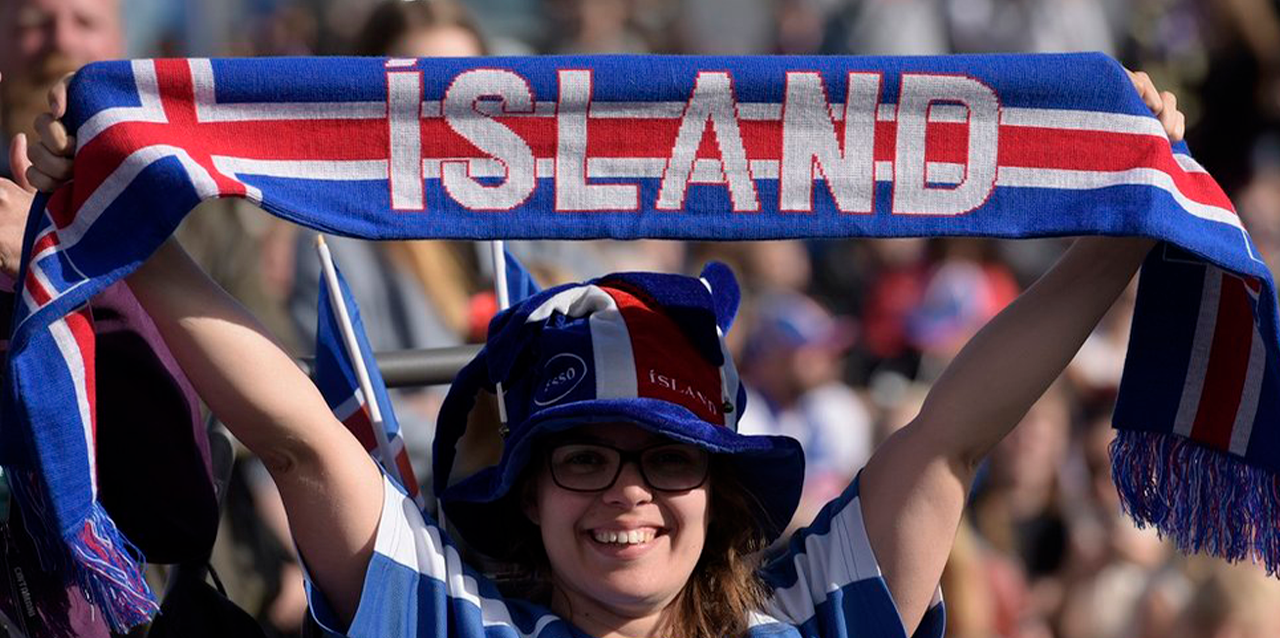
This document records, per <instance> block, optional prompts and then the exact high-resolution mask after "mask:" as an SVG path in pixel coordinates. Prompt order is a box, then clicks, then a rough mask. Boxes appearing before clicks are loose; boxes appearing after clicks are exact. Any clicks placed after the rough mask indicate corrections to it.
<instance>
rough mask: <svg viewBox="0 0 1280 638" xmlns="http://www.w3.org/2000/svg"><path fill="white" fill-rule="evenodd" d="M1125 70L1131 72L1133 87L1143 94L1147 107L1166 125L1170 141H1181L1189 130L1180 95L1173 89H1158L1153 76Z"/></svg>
mask: <svg viewBox="0 0 1280 638" xmlns="http://www.w3.org/2000/svg"><path fill="white" fill-rule="evenodd" d="M1125 72H1126V73H1128V74H1129V80H1130V81H1132V82H1133V88H1135V89H1137V90H1138V95H1140V96H1142V101H1143V102H1145V103H1146V105H1147V108H1149V109H1151V113H1152V114H1154V115H1155V116H1156V117H1157V118H1158V119H1159V120H1160V124H1161V125H1163V126H1164V132H1165V134H1166V135H1168V136H1169V141H1170V142H1181V141H1182V137H1183V135H1185V134H1186V132H1187V116H1186V115H1183V113H1182V111H1179V110H1178V96H1176V95H1174V94H1173V92H1172V91H1163V92H1162V91H1160V90H1158V89H1156V85H1155V83H1154V82H1152V81H1151V76H1149V75H1147V74H1146V73H1143V72H1142V71H1130V70H1128V69H1125Z"/></svg>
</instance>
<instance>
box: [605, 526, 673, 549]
mask: <svg viewBox="0 0 1280 638" xmlns="http://www.w3.org/2000/svg"><path fill="white" fill-rule="evenodd" d="M657 535H658V532H657V530H654V529H633V530H629V531H606V530H597V531H594V532H591V538H592V540H594V541H595V542H597V543H601V544H603V545H617V546H625V545H644V544H647V543H649V542H651V541H652V540H653V539H654V538H655V537H656V536H657Z"/></svg>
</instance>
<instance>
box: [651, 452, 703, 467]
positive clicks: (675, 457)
mask: <svg viewBox="0 0 1280 638" xmlns="http://www.w3.org/2000/svg"><path fill="white" fill-rule="evenodd" d="M649 462H650V463H653V464H655V465H657V466H658V467H667V468H670V467H681V466H684V465H692V464H693V463H694V458H693V455H692V454H689V453H688V452H684V451H682V450H661V451H658V452H655V453H653V455H652V456H650V457H649Z"/></svg>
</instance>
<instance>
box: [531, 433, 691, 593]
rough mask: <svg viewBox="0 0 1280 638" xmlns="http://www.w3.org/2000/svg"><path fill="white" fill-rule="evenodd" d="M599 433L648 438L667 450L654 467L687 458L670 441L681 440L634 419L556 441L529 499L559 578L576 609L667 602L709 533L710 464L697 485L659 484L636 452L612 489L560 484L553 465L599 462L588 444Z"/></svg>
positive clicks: (631, 442) (602, 439)
mask: <svg viewBox="0 0 1280 638" xmlns="http://www.w3.org/2000/svg"><path fill="white" fill-rule="evenodd" d="M593 443H599V444H604V445H609V446H613V447H615V448H618V449H622V450H640V449H645V448H650V449H651V450H652V451H653V453H654V454H658V455H659V456H658V457H657V459H656V460H654V463H656V465H655V466H654V467H655V468H661V467H664V464H665V465H666V466H672V464H673V463H675V462H678V461H672V460H671V459H672V458H674V459H683V458H684V457H683V456H677V455H679V454H682V452H680V451H672V450H668V449H667V448H666V447H662V446H665V445H666V444H671V443H673V442H672V441H671V440H670V439H666V438H664V437H661V436H658V435H655V434H652V433H650V432H647V431H646V430H643V429H641V428H638V427H635V426H633V425H626V424H610V425H598V426H589V427H584V428H579V429H578V430H575V431H574V432H573V433H572V434H571V440H567V441H566V442H563V443H562V444H561V447H553V448H552V450H551V451H550V452H549V454H548V460H547V465H545V466H544V467H543V468H542V470H541V471H540V472H539V473H538V474H537V475H536V479H535V484H534V489H533V490H532V492H533V493H532V495H531V500H532V502H531V503H528V504H527V505H526V515H528V516H529V519H530V520H532V521H533V522H534V523H535V524H537V525H538V527H539V530H540V532H541V536H542V542H543V547H544V548H545V549H546V553H547V559H548V561H549V562H550V564H551V572H552V578H553V580H554V581H555V584H556V586H557V589H558V591H559V592H561V593H562V594H563V595H564V596H565V597H566V598H567V602H568V603H569V608H570V609H572V610H573V613H575V614H576V613H579V612H586V614H587V615H591V614H593V612H595V611H596V610H598V609H604V610H608V611H609V612H611V613H615V614H617V613H621V614H623V615H626V614H628V613H639V612H644V611H645V610H652V609H661V608H664V607H665V606H666V605H667V604H668V603H670V602H671V601H672V600H674V599H675V597H676V595H677V594H679V593H680V590H681V589H682V588H683V587H684V585H685V582H686V581H688V580H689V577H690V575H691V574H692V573H693V569H694V567H695V566H696V565H697V563H698V558H699V557H700V556H701V555H702V548H703V546H704V544H705V542H706V536H707V525H708V523H709V516H708V506H709V503H710V499H709V497H710V488H709V487H708V485H707V479H706V478H705V474H703V477H704V478H703V482H702V483H701V484H700V485H698V486H697V487H694V488H692V489H687V490H684V491H679V492H669V491H660V490H655V489H653V488H652V487H651V486H650V485H649V484H648V483H647V482H646V481H645V479H644V478H643V476H642V475H641V473H640V468H639V467H638V464H637V463H636V462H634V461H627V462H624V463H622V467H621V470H620V472H619V474H618V475H617V479H616V480H615V481H614V482H613V484H612V485H610V486H608V487H607V488H605V489H601V490H597V491H592V492H582V491H572V490H569V489H566V488H564V487H561V486H560V485H559V484H558V483H557V479H556V478H555V477H554V476H553V471H552V470H551V467H552V465H557V466H558V467H560V466H563V467H567V468H569V469H568V470H563V471H562V473H563V472H578V473H581V472H583V471H587V470H590V469H592V468H593V467H595V465H593V460H592V458H593V457H591V456H589V454H590V452H583V451H582V449H580V448H582V447H583V446H585V445H591V444H593ZM655 446H659V447H655ZM683 447H688V448H692V447H693V446H683ZM669 457H670V458H669ZM594 463H595V464H598V465H602V464H603V463H602V462H600V461H594ZM578 468H585V469H578ZM654 471H657V470H656V469H655V470H654ZM651 476H652V475H651ZM554 606H555V605H554V603H553V607H554Z"/></svg>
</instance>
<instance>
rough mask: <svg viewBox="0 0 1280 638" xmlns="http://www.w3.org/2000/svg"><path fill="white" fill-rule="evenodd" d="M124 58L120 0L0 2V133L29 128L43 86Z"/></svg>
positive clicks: (42, 98)
mask: <svg viewBox="0 0 1280 638" xmlns="http://www.w3.org/2000/svg"><path fill="white" fill-rule="evenodd" d="M121 57H124V34H123V31H122V26H121V22H120V0H3V2H0V73H3V74H4V79H3V81H2V82H0V95H2V98H0V106H2V107H3V120H4V123H5V132H6V133H7V134H10V135H12V134H13V133H17V132H20V131H24V130H25V131H26V132H27V133H28V134H29V133H30V132H31V131H30V128H31V120H32V119H33V118H34V117H35V116H36V115H37V114H39V113H40V112H42V111H44V109H45V108H47V107H46V106H45V92H46V91H47V90H48V87H50V86H52V84H53V83H54V82H55V81H57V80H58V78H60V77H62V76H63V75H65V74H67V73H71V72H73V71H75V70H76V69H78V68H80V67H81V66H84V65H85V64H88V63H90V62H94V61H96V60H105V59H112V58H121Z"/></svg>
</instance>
